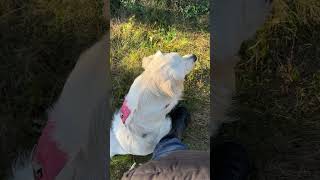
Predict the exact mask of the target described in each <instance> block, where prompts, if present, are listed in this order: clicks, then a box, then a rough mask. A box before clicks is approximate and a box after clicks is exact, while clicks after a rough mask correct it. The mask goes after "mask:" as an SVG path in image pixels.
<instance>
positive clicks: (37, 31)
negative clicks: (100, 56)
mask: <svg viewBox="0 0 320 180" xmlns="http://www.w3.org/2000/svg"><path fill="white" fill-rule="evenodd" d="M102 3H103V1H102V0H94V1H89V0H82V1H63V2H62V1H49V0H26V1H16V0H13V1H12V0H2V1H0V29H1V35H0V42H1V43H0V61H1V64H0V77H1V79H0V94H1V96H0V102H1V103H0V111H1V112H0V142H1V144H0V154H1V161H0V179H3V177H4V175H5V171H6V170H8V168H10V162H11V161H12V159H13V158H14V157H15V156H16V155H17V154H18V153H19V152H22V151H24V150H26V149H30V148H31V147H32V146H33V145H34V143H35V142H36V140H37V138H38V136H39V135H40V129H41V127H42V126H43V125H44V124H45V122H46V120H47V118H46V114H45V113H46V110H47V109H48V108H49V107H50V106H51V105H52V104H53V103H54V101H55V100H56V98H57V96H58V95H59V93H60V92H61V90H62V87H63V84H64V82H65V80H66V78H67V76H68V74H69V73H70V71H71V70H72V68H73V66H74V64H75V62H76V60H77V58H78V57H79V55H80V53H81V52H82V51H83V50H84V49H86V48H87V47H89V46H91V45H92V44H93V43H94V42H95V41H96V40H97V39H98V38H99V37H101V35H102V34H104V33H105V31H106V23H105V20H104V18H103V17H102V5H103V4H102Z"/></svg>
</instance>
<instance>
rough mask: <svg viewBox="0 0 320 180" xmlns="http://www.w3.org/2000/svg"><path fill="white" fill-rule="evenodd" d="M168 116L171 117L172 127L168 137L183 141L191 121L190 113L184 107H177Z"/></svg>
mask: <svg viewBox="0 0 320 180" xmlns="http://www.w3.org/2000/svg"><path fill="white" fill-rule="evenodd" d="M168 115H169V116H170V117H171V121H172V127H171V130H170V131H169V133H168V134H167V135H166V136H167V137H168V136H172V137H176V138H179V139H182V135H183V133H184V131H185V129H186V128H187V126H188V123H189V121H190V113H189V112H188V110H187V108H185V107H184V106H181V105H177V106H176V107H175V108H174V109H173V110H172V111H171V112H170V113H169V114H168Z"/></svg>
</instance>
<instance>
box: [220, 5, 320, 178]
mask: <svg viewBox="0 0 320 180" xmlns="http://www.w3.org/2000/svg"><path fill="white" fill-rule="evenodd" d="M319 32H320V2H319V1H317V0H308V1H303V0H297V1H287V0H277V1H274V4H273V11H272V15H271V16H270V17H269V19H268V21H267V22H266V24H265V25H264V26H263V28H262V29H260V30H259V31H258V32H257V33H256V36H255V37H254V38H253V39H251V40H249V41H247V42H245V43H244V44H243V46H242V48H241V51H240V56H241V62H240V63H239V64H238V66H237V97H236V99H237V100H238V102H237V104H236V105H237V108H236V109H237V111H236V112H234V113H235V114H234V115H237V116H238V117H240V121H239V122H236V123H233V124H228V125H225V126H224V128H223V132H222V134H221V136H224V137H225V138H231V137H232V138H236V139H237V140H239V141H241V142H242V143H243V144H245V145H246V146H247V148H248V151H249V153H250V156H251V160H252V163H253V164H252V165H253V172H252V173H251V175H250V179H252V180H257V179H259V180H265V179H266V180H267V179H272V180H278V179H279V180H280V179H291V180H298V179H304V180H306V179H310V180H311V179H312V180H314V179H319V178H320V173H319V172H320V169H319V167H320V153H319V148H320V146H319V142H320V132H319V128H320V121H319V120H320V114H319V112H320V49H319V47H320V33H319Z"/></svg>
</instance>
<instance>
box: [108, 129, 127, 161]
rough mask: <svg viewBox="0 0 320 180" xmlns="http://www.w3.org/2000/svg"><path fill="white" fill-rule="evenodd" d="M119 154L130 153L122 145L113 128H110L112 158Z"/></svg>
mask: <svg viewBox="0 0 320 180" xmlns="http://www.w3.org/2000/svg"><path fill="white" fill-rule="evenodd" d="M117 154H119V155H120V154H128V152H127V151H125V150H124V149H123V148H122V147H121V145H120V144H119V142H118V140H117V137H116V135H115V134H114V132H113V130H112V129H110V158H112V157H113V156H114V155H117Z"/></svg>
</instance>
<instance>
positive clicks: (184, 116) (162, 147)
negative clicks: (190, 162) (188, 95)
mask: <svg viewBox="0 0 320 180" xmlns="http://www.w3.org/2000/svg"><path fill="white" fill-rule="evenodd" d="M169 116H170V117H171V120H172V128H171V130H170V132H169V133H168V134H167V135H166V136H164V137H163V138H162V139H161V140H160V142H159V143H158V144H157V146H156V147H155V149H154V151H153V156H152V159H153V160H159V159H160V158H161V157H164V156H167V155H168V154H170V153H172V152H174V151H179V150H186V149H187V146H186V145H185V144H183V143H182V142H181V139H182V134H183V132H184V130H185V129H186V127H187V124H188V121H189V120H190V114H189V112H188V111H187V109H186V108H185V107H183V106H177V107H176V108H175V109H173V110H172V111H171V112H170V113H169Z"/></svg>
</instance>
